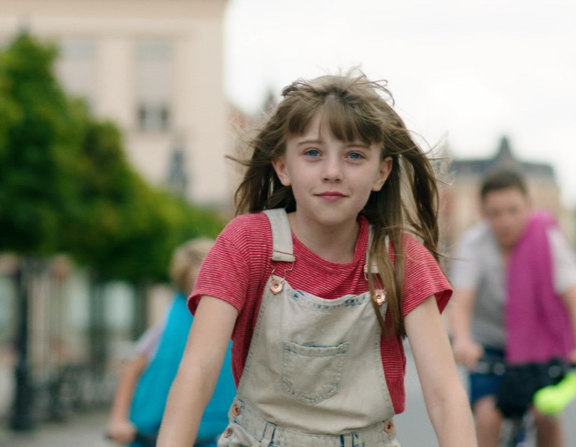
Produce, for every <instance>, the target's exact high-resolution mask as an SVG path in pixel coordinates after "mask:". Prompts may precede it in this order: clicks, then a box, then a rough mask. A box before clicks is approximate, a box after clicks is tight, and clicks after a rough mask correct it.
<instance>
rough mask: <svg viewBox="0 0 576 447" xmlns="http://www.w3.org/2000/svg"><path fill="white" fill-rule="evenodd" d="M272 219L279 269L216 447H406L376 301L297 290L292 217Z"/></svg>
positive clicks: (281, 214)
mask: <svg viewBox="0 0 576 447" xmlns="http://www.w3.org/2000/svg"><path fill="white" fill-rule="evenodd" d="M266 214H267V216H268V218H269V220H270V223H271V227H272V236H273V256H272V260H273V261H274V264H273V265H275V270H274V271H273V272H272V275H271V277H270V279H269V280H268V282H267V284H266V287H265V291H264V295H263V297H262V304H261V307H260V311H259V314H258V320H257V323H256V327H255V329H254V335H253V337H252V342H251V345H250V350H249V353H248V358H247V360H246V365H245V366H244V371H243V373H242V378H241V380H240V383H239V385H238V394H237V396H236V398H235V399H234V402H233V404H232V406H231V408H230V412H229V419H230V424H229V425H228V428H227V429H226V431H225V432H224V433H223V434H222V435H221V436H220V439H219V441H218V446H219V447H225V446H229V447H240V446H243V447H257V446H258V447H260V446H263V447H268V446H273V447H301V446H315V447H372V446H374V447H376V446H378V447H400V444H399V443H398V442H397V441H396V433H395V429H394V423H393V422H392V417H393V416H394V409H393V407H392V401H391V399H390V394H389V392H388V387H387V385H386V380H385V378H384V369H383V367H382V358H381V354H380V335H381V329H380V326H379V323H378V319H377V318H376V315H375V314H374V308H373V305H372V302H371V296H370V293H369V292H366V293H363V294H361V295H347V296H343V297H340V298H337V299H333V300H332V299H324V298H320V297H316V296H314V295H311V294H308V293H306V292H303V291H301V290H294V289H292V288H291V287H290V284H289V283H288V282H287V281H286V280H285V277H286V274H288V275H289V272H290V270H291V269H292V267H293V263H294V262H296V261H297V260H296V259H295V258H294V256H293V249H292V233H291V230H290V224H289V222H288V216H287V214H286V212H285V211H284V210H269V211H266ZM382 296H383V295H382ZM380 310H381V312H382V314H383V315H384V314H385V312H386V302H383V303H382V304H381V308H380Z"/></svg>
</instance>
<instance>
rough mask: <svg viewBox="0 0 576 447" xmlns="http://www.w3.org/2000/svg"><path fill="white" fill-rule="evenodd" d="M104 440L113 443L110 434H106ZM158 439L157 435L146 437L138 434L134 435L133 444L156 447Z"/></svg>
mask: <svg viewBox="0 0 576 447" xmlns="http://www.w3.org/2000/svg"><path fill="white" fill-rule="evenodd" d="M104 438H106V439H108V440H109V441H112V437H111V436H110V433H105V434H104ZM157 439H158V437H157V436H156V435H146V434H144V433H140V432H136V433H135V434H134V439H133V440H132V441H131V442H141V443H143V444H144V445H146V447H154V446H155V445H156V441H157Z"/></svg>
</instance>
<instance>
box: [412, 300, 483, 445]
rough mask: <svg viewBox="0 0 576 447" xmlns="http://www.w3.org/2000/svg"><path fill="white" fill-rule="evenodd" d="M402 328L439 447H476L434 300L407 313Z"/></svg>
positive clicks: (467, 406) (472, 423)
mask: <svg viewBox="0 0 576 447" xmlns="http://www.w3.org/2000/svg"><path fill="white" fill-rule="evenodd" d="M405 325H406V332H407V334H408V340H409V341H410V347H411V349H412V353H413V354H414V360H415V363H416V369H417V371H418V377H419V378H420V384H421V386H422V391H423V393H424V400H425V402H426V408H427V410H428V415H429V416H430V420H431V422H432V425H433V426H434V431H435V432H436V436H437V438H438V442H439V444H440V447H462V446H466V447H476V446H477V445H478V444H477V442H476V434H475V430H474V422H473V419H472V412H471V410H470V404H469V403H468V397H467V395H466V392H465V391H464V387H463V386H462V383H461V381H460V377H459V376H458V372H457V370H456V364H455V363H454V357H453V356H452V350H451V348H450V342H449V340H448V335H447V333H446V328H445V326H444V322H443V320H442V317H441V316H440V312H439V311H438V306H437V304H436V300H435V299H434V297H430V298H428V299H426V301H424V302H423V303H422V304H420V305H419V306H418V307H416V309H414V310H413V311H412V312H410V313H409V314H408V315H407V316H406V317H405Z"/></svg>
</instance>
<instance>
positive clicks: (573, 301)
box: [562, 286, 576, 365]
mask: <svg viewBox="0 0 576 447" xmlns="http://www.w3.org/2000/svg"><path fill="white" fill-rule="evenodd" d="M562 298H563V299H564V303H565V304H566V308H567V309H568V313H569V314H570V321H572V333H573V334H574V338H575V340H574V346H576V286H572V287H571V288H569V289H568V290H567V291H566V292H564V294H563V295H562ZM569 360H570V361H571V362H572V363H573V364H575V365H576V348H575V349H574V350H572V352H571V353H570V359H569Z"/></svg>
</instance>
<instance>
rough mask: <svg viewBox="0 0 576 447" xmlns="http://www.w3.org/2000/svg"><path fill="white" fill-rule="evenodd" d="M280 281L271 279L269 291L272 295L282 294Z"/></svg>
mask: <svg viewBox="0 0 576 447" xmlns="http://www.w3.org/2000/svg"><path fill="white" fill-rule="evenodd" d="M282 288H283V287H282V280H281V279H273V280H272V282H271V283H270V291H271V292H272V293H273V294H274V295H278V294H279V293H280V292H282Z"/></svg>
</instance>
